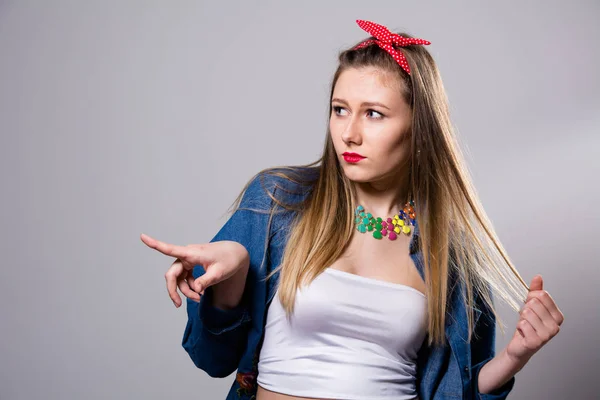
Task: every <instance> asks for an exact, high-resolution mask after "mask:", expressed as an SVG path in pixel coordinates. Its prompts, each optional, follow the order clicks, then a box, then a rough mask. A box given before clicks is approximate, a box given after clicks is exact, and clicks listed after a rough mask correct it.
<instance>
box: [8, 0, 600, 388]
mask: <svg viewBox="0 0 600 400" xmlns="http://www.w3.org/2000/svg"><path fill="white" fill-rule="evenodd" d="M415 3H419V4H418V5H415ZM421 3H422V2H404V1H393V2H392V1H388V2H383V1H379V2H374V1H368V2H367V1H364V0H363V1H348V0H345V1H330V2H312V3H310V2H309V3H307V2H293V3H292V2H283V1H280V2H275V1H272V2H266V1H264V2H260V3H258V2H249V1H247V2H242V1H237V2H192V1H177V2H166V1H164V2H159V1H122V2H116V1H113V2H105V1H85V2H84V1H53V2H45V1H38V2H34V1H23V2H17V1H6V0H5V1H1V2H0V57H1V62H0V131H1V133H2V135H1V138H2V139H1V143H0V151H1V157H0V163H1V165H0V167H1V168H0V171H1V172H0V174H1V177H2V182H1V183H2V188H3V192H2V207H1V208H0V212H1V213H2V224H1V226H2V237H1V240H0V246H1V250H2V253H3V254H4V262H3V267H2V268H1V269H0V312H1V320H0V322H1V327H0V360H1V361H0V398H1V399H2V400H9V399H10V400H13V399H84V398H85V399H131V398H136V399H137V398H139V399H167V398H168V399H174V398H198V399H222V398H224V396H225V393H226V392H227V389H228V388H229V385H230V383H231V381H232V379H233V376H230V377H229V378H227V379H220V380H219V379H212V378H209V377H208V376H207V375H206V374H205V373H204V372H203V371H200V370H197V369H196V368H195V367H194V365H193V364H192V362H191V360H190V359H189V358H188V356H187V354H186V353H185V352H184V350H183V349H182V348H181V345H180V343H181V338H182V334H183V330H184V326H185V322H186V315H185V307H182V308H180V309H175V308H174V306H173V304H172V303H171V301H170V300H169V298H168V296H167V293H166V288H165V282H164V272H165V271H166V270H167V268H168V267H169V266H170V264H171V261H172V260H171V259H170V258H168V257H166V256H163V255H161V254H159V253H157V252H155V251H153V250H151V249H149V248H147V247H146V246H145V245H144V244H143V243H142V242H141V241H140V239H139V235H140V233H142V232H144V233H147V234H149V235H152V236H154V237H156V238H158V239H160V240H164V241H168V242H171V243H177V244H188V243H200V242H205V241H208V240H210V239H211V238H212V236H213V235H214V233H216V231H217V230H218V229H219V228H220V226H221V225H222V224H223V223H224V222H225V218H226V215H225V214H224V213H225V212H226V211H227V207H228V206H229V205H230V204H231V202H232V201H233V200H234V198H235V196H236V195H237V194H238V192H239V190H240V189H241V188H242V186H243V184H244V183H245V182H246V181H247V180H248V179H249V178H250V177H251V176H252V175H253V174H254V173H256V172H257V171H258V170H260V169H262V168H265V167H268V166H275V165H286V164H299V163H307V162H309V161H312V160H314V159H315V158H317V157H318V156H319V154H320V151H321V148H322V143H323V140H324V135H325V129H326V121H327V96H328V92H327V89H328V84H329V81H330V79H331V76H332V74H333V71H334V69H335V63H336V55H337V52H338V51H339V50H341V49H342V48H345V47H346V46H349V45H351V44H353V43H355V42H356V41H357V40H360V39H362V38H364V37H366V33H365V32H363V31H362V30H361V29H360V28H359V27H358V26H357V25H356V23H355V20H356V19H366V20H372V21H375V22H378V23H381V24H384V25H386V26H389V27H390V28H391V29H393V30H407V31H408V32H410V33H411V34H413V35H415V36H417V37H420V38H424V39H427V40H430V41H431V42H432V45H431V46H429V50H430V51H431V53H432V54H433V56H434V57H435V59H436V60H437V62H438V64H439V67H440V70H441V72H442V77H443V79H444V84H445V86H446V88H447V91H448V95H449V98H450V103H451V108H452V116H453V120H454V123H455V125H456V127H457V129H458V131H459V135H460V138H461V142H462V144H463V146H464V149H465V151H466V152H467V156H468V162H469V167H470V168H471V171H472V173H473V176H474V179H475V183H476V186H477V188H478V191H479V194H480V196H481V198H482V201H483V204H484V206H485V207H486V210H487V212H488V213H489V215H490V218H491V219H492V221H493V222H494V224H495V226H496V229H497V231H498V234H499V236H500V238H501V239H502V241H503V243H504V245H505V246H506V248H507V250H508V252H509V254H510V255H511V257H512V259H513V260H514V262H515V263H516V265H517V267H518V268H519V270H520V271H521V273H522V275H523V276H524V278H525V279H526V280H527V281H528V282H529V281H530V280H531V278H532V277H533V276H534V275H535V274H536V273H541V274H542V275H543V277H544V279H545V288H546V289H547V290H548V291H549V292H550V293H551V295H552V296H553V297H554V299H555V301H556V302H557V303H558V305H559V307H560V308H561V310H562V311H563V312H564V314H565V316H566V321H565V323H564V325H563V327H562V331H561V332H560V334H559V335H558V336H556V337H555V338H554V339H553V340H552V341H551V342H550V343H548V344H547V345H546V346H545V347H544V348H543V349H542V351H541V352H540V353H538V354H537V355H535V356H534V358H533V359H532V360H531V361H530V362H529V364H528V365H527V366H526V367H525V369H524V370H522V371H521V372H520V373H519V374H518V375H517V382H516V386H515V389H514V391H513V395H512V396H511V398H515V399H567V398H568V399H572V398H573V399H574V398H577V399H589V398H594V395H593V394H595V395H596V396H597V389H596V387H597V384H598V378H599V377H600V376H599V373H598V367H599V361H600V360H599V350H598V349H600V343H599V333H600V332H599V329H598V328H599V325H600V323H599V319H598V314H599V313H598V301H599V298H598V290H597V288H598V286H599V279H598V277H599V275H600V272H599V268H598V259H599V256H600V251H599V250H598V249H599V247H600V246H599V245H598V243H597V242H598V239H599V234H598V230H599V229H600V220H599V212H598V203H599V200H600V190H599V189H598V177H597V176H598V172H599V161H598V155H599V153H600V151H599V148H600V136H599V135H598V128H599V127H600V114H599V109H600V107H599V105H600V97H599V96H598V92H599V89H600V78H598V70H599V69H600V46H598V39H599V38H600V35H599V33H600V28H599V25H598V22H597V21H598V17H600V13H599V11H600V6H599V4H598V2H597V1H575V2H566V1H564V2H558V1H537V2H534V1H527V2H517V1H513V2H494V3H492V2H480V1H471V2H442V1H439V2H436V3H433V4H432V3H431V2H428V3H427V4H421ZM450 3H451V4H450ZM502 312H503V314H502V315H503V316H504V318H505V320H506V325H507V334H506V336H504V337H502V336H501V335H500V336H499V337H498V342H497V347H498V350H500V349H502V348H503V347H504V346H505V345H506V343H508V340H509V339H510V336H511V335H512V332H513V330H514V327H515V324H516V321H517V319H518V315H517V314H516V313H514V312H512V311H510V310H509V309H508V308H502ZM594 392H596V393H594Z"/></svg>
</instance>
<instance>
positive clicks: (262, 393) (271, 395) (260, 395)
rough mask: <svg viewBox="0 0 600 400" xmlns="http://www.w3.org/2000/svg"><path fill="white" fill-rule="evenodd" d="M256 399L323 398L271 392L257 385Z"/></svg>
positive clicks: (313, 399) (301, 399)
mask: <svg viewBox="0 0 600 400" xmlns="http://www.w3.org/2000/svg"><path fill="white" fill-rule="evenodd" d="M256 400H325V399H319V398H316V397H296V396H290V395H288V394H283V393H277V392H272V391H270V390H267V389H265V388H263V387H262V386H260V385H258V390H257V391H256Z"/></svg>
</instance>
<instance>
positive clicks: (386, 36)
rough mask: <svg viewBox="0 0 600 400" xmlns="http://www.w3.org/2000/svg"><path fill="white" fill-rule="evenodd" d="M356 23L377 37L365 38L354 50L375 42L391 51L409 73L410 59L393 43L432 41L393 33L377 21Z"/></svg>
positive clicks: (409, 43)
mask: <svg viewBox="0 0 600 400" xmlns="http://www.w3.org/2000/svg"><path fill="white" fill-rule="evenodd" d="M356 23H357V24H358V26H360V27H361V29H362V30H364V31H367V32H368V33H370V34H371V36H373V37H375V38H376V39H375V40H373V39H371V40H365V41H364V42H362V43H360V44H358V45H356V46H355V47H354V50H358V49H360V48H362V47H365V46H368V45H370V44H372V43H374V44H376V45H377V46H379V47H381V48H382V49H384V50H385V51H387V52H388V53H390V55H391V56H392V57H394V60H396V62H397V63H398V64H400V66H401V67H402V69H403V70H405V71H406V72H407V73H408V74H409V75H410V67H409V66H408V61H406V57H404V54H402V52H400V51H397V50H396V49H394V47H393V46H392V45H394V44H395V45H397V46H401V47H404V46H408V45H411V44H431V42H429V41H427V40H423V39H417V38H406V37H404V36H400V35H398V34H397V33H392V32H390V31H389V29H388V28H386V27H385V26H383V25H379V24H376V23H375V22H370V21H363V20H362V19H357V20H356Z"/></svg>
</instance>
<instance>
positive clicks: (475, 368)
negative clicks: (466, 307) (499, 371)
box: [471, 296, 515, 400]
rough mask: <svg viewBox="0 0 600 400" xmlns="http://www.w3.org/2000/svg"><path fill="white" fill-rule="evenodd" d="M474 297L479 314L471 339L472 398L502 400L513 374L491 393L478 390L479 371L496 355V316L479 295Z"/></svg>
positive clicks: (509, 389)
mask: <svg viewBox="0 0 600 400" xmlns="http://www.w3.org/2000/svg"><path fill="white" fill-rule="evenodd" d="M476 298H477V299H476V306H477V307H478V309H479V310H481V316H480V317H479V320H478V321H477V323H476V326H475V333H476V337H473V340H472V341H471V363H472V364H473V365H472V367H471V372H472V374H471V377H472V379H473V382H472V385H471V387H472V388H473V390H474V394H473V398H474V399H477V400H503V399H506V397H507V396H508V394H509V393H510V391H511V390H512V389H513V386H514V384H515V377H514V376H513V377H512V378H510V380H509V381H508V382H506V383H505V384H504V385H502V386H501V387H499V388H497V389H496V390H494V391H493V392H491V393H480V392H479V387H478V384H479V372H480V371H481V368H483V366H484V365H485V364H486V363H487V362H488V361H490V360H491V359H493V358H494V357H495V355H496V348H495V347H496V317H495V316H494V314H493V313H492V312H491V310H490V308H489V307H488V306H487V305H486V304H485V302H484V301H483V300H482V299H481V296H476Z"/></svg>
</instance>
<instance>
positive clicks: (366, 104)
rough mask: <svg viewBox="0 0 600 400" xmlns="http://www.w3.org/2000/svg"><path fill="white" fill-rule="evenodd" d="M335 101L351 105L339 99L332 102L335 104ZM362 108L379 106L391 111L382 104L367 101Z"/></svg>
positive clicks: (335, 98)
mask: <svg viewBox="0 0 600 400" xmlns="http://www.w3.org/2000/svg"><path fill="white" fill-rule="evenodd" d="M334 101H337V102H338V103H342V104H345V105H347V106H348V105H349V104H348V102H347V101H346V100H342V99H338V98H337V97H334V98H333V99H331V102H332V103H333V102H334ZM361 106H363V107H372V106H379V107H383V108H386V109H388V110H391V109H390V108H389V107H388V106H386V105H383V104H381V103H377V102H373V101H365V102H363V103H362V104H361Z"/></svg>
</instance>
